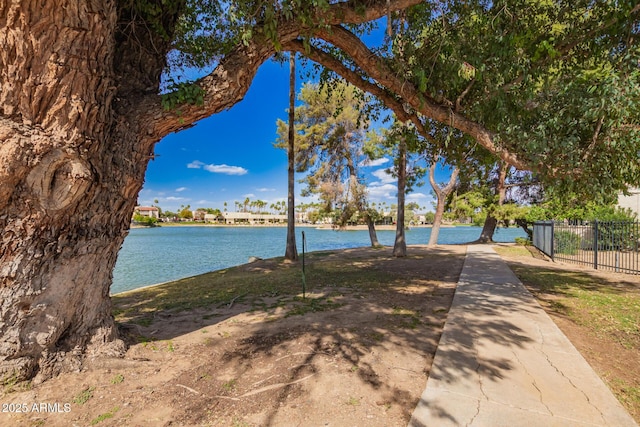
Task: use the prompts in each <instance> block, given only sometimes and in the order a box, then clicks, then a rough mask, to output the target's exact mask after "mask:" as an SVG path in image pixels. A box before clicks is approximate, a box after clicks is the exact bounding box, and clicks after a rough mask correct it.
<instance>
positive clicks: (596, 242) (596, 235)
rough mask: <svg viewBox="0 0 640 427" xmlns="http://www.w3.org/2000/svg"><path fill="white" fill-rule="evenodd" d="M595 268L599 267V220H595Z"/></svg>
mask: <svg viewBox="0 0 640 427" xmlns="http://www.w3.org/2000/svg"><path fill="white" fill-rule="evenodd" d="M593 268H594V269H596V270H597V269H598V220H597V219H596V220H595V221H594V227H593Z"/></svg>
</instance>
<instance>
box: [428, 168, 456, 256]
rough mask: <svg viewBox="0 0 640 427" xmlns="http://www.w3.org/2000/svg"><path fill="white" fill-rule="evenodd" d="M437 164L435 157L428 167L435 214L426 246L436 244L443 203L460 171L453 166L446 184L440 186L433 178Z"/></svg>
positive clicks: (453, 186)
mask: <svg viewBox="0 0 640 427" xmlns="http://www.w3.org/2000/svg"><path fill="white" fill-rule="evenodd" d="M437 164H438V160H437V159H436V160H434V161H433V162H432V163H431V167H430V168H429V183H430V184H431V188H433V192H434V193H436V214H435V216H434V218H433V225H432V227H431V235H430V236H429V243H428V244H427V245H428V246H435V245H437V244H438V236H439V234H440V225H441V224H442V216H443V215H444V205H445V203H446V201H447V196H449V194H451V192H452V191H453V189H454V188H455V186H456V181H457V179H458V174H459V173H460V169H459V168H454V169H453V172H451V177H450V178H449V182H448V183H447V185H445V186H444V187H442V188H440V186H439V185H438V183H437V182H436V178H435V170H436V165H437Z"/></svg>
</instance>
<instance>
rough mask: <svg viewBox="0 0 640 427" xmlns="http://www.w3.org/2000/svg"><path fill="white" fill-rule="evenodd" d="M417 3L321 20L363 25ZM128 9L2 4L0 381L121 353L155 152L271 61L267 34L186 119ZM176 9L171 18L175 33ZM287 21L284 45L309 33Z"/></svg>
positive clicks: (396, 1) (162, 59)
mask: <svg viewBox="0 0 640 427" xmlns="http://www.w3.org/2000/svg"><path fill="white" fill-rule="evenodd" d="M150 1H154V0H150ZM419 1H420V0H393V1H391V2H388V1H385V0H374V1H372V2H370V3H369V4H368V7H367V9H366V10H365V11H364V13H362V12H361V11H360V10H359V8H358V7H357V5H355V4H354V3H351V2H347V3H339V4H336V5H332V6H330V7H329V8H328V9H326V10H322V11H321V12H319V13H322V14H323V17H324V18H325V22H326V23H327V24H329V25H335V24H339V23H358V22H364V21H368V20H372V19H376V18H378V17H380V16H383V15H385V14H387V13H388V12H389V10H392V11H393V10H398V9H400V8H406V7H408V6H411V5H413V4H417V3H419ZM132 3H135V2H120V1H116V0H101V1H71V0H50V1H46V2H43V1H36V0H22V1H18V0H16V1H13V2H11V3H9V2H8V1H6V0H0V46H2V49H0V165H1V166H2V167H1V168H0V229H1V232H2V237H1V239H2V246H1V247H0V380H2V379H4V378H7V377H14V378H15V379H18V380H20V379H27V378H33V377H35V379H36V381H39V380H44V379H46V378H48V377H51V376H53V375H55V374H57V373H58V372H60V371H62V370H69V369H78V368H79V367H80V365H81V363H82V361H83V359H84V356H87V355H88V356H90V357H92V356H100V355H120V354H122V352H123V351H124V350H125V346H124V344H123V343H122V341H120V340H118V338H117V330H116V325H115V323H114V319H113V316H112V314H111V302H110V299H109V288H110V285H111V280H112V270H113V266H114V265H115V262H116V257H117V253H118V250H119V248H120V246H121V244H122V242H123V240H124V237H125V236H126V234H127V231H128V228H129V222H130V219H131V215H132V213H133V209H134V207H135V202H136V198H137V194H138V192H139V190H140V188H141V187H142V184H143V181H144V174H145V171H146V167H147V164H148V161H149V159H150V157H151V156H152V153H153V147H154V144H155V143H156V142H158V141H159V140H160V139H161V138H162V137H163V136H165V135H167V134H168V133H170V132H175V131H178V130H180V129H182V128H185V127H188V126H190V125H192V124H193V123H194V122H195V121H197V120H199V119H202V118H204V117H208V116H210V115H212V114H215V113H217V112H219V111H222V110H224V109H226V108H229V107H231V106H232V105H234V104H235V103H236V102H238V101H240V100H241V99H242V98H243V96H244V94H245V93H246V91H247V90H248V87H249V85H250V83H251V81H252V80H253V77H254V76H255V73H256V71H257V69H258V67H259V66H260V65H261V64H262V63H264V62H265V61H266V60H267V59H268V58H270V57H271V56H272V55H273V54H274V53H275V48H274V46H273V43H271V42H270V41H268V40H267V39H265V38H264V37H261V36H259V35H257V36H256V37H255V39H254V40H252V41H251V42H249V43H248V44H246V45H239V46H238V47H237V48H235V49H234V50H233V51H232V52H231V53H230V54H228V55H227V56H225V58H223V59H222V60H221V62H220V63H219V65H218V66H217V67H216V69H215V70H214V71H213V72H212V73H211V74H210V75H208V76H207V77H205V78H203V79H201V80H200V81H199V82H198V84H199V86H200V87H201V88H202V89H203V90H204V91H205V96H204V106H189V105H186V106H184V107H182V108H181V109H180V112H181V114H180V116H178V115H177V114H176V113H175V112H170V111H169V112H167V111H164V110H163V109H162V105H161V99H160V96H158V88H159V83H160V75H161V72H162V70H163V69H164V68H165V66H166V54H167V52H168V51H169V49H170V47H171V45H170V40H168V39H166V38H164V37H161V36H158V35H157V34H155V33H154V32H153V31H150V29H149V28H151V26H149V25H147V24H148V23H146V22H144V20H143V19H142V18H141V17H140V16H139V14H136V13H134V12H133V11H132V10H128V9H126V8H127V7H131V6H132ZM158 4H160V1H159V0H158ZM174 4H175V9H174V10H167V7H169V6H167V5H164V6H163V11H164V12H163V16H162V22H161V24H162V25H163V27H164V28H165V30H166V31H167V33H168V34H169V35H171V33H172V31H173V28H174V26H175V22H176V20H177V18H178V16H179V14H180V12H181V11H180V7H181V6H182V5H183V2H175V3H174ZM280 22H282V25H279V27H278V30H277V31H278V38H279V39H280V41H281V43H283V44H284V43H287V42H291V41H292V40H294V39H296V37H298V35H300V34H302V33H303V32H305V31H307V30H308V29H307V28H304V27H303V26H302V25H301V24H300V23H298V22H296V21H294V20H291V21H284V20H282V21H280Z"/></svg>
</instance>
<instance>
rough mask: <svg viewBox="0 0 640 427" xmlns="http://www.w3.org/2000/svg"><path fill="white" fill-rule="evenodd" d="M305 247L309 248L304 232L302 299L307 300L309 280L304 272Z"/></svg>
mask: <svg viewBox="0 0 640 427" xmlns="http://www.w3.org/2000/svg"><path fill="white" fill-rule="evenodd" d="M305 246H307V240H306V238H305V236H304V231H303V232H302V299H306V292H307V289H306V288H307V278H306V275H305V271H304V251H305Z"/></svg>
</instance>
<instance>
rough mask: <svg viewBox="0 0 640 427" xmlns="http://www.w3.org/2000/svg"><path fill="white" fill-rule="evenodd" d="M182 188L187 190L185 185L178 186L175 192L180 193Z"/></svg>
mask: <svg viewBox="0 0 640 427" xmlns="http://www.w3.org/2000/svg"><path fill="white" fill-rule="evenodd" d="M184 190H187V187H180V188H176V193H180V192H182V191H184Z"/></svg>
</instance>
